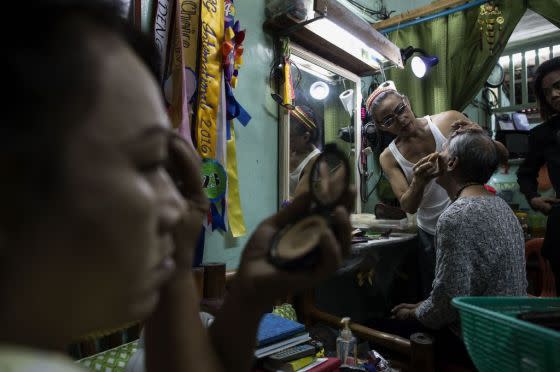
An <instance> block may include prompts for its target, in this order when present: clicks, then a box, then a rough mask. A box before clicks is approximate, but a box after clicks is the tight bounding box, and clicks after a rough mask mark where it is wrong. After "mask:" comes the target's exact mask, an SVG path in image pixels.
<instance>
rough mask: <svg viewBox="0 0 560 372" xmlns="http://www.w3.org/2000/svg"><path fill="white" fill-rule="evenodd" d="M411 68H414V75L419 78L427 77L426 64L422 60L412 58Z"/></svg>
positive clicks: (416, 57)
mask: <svg viewBox="0 0 560 372" xmlns="http://www.w3.org/2000/svg"><path fill="white" fill-rule="evenodd" d="M410 66H411V67H412V73H413V74H414V75H415V76H416V77H419V78H422V77H424V75H426V70H427V68H426V64H425V63H424V61H423V60H422V58H420V57H418V56H415V57H413V58H412V61H411V62H410Z"/></svg>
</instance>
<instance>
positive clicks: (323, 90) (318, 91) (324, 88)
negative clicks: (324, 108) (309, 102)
mask: <svg viewBox="0 0 560 372" xmlns="http://www.w3.org/2000/svg"><path fill="white" fill-rule="evenodd" d="M329 90H330V89H329V86H328V85H327V84H326V83H325V82H323V81H316V82H314V83H313V84H311V87H310V88H309V94H310V95H311V97H313V98H314V99H316V100H318V101H322V100H324V99H325V98H327V96H328V95H329Z"/></svg>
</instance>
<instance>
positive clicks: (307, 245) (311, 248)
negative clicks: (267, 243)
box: [268, 143, 350, 270]
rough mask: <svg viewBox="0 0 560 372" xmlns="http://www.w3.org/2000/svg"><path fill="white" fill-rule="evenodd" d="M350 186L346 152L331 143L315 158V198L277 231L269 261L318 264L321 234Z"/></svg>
mask: <svg viewBox="0 0 560 372" xmlns="http://www.w3.org/2000/svg"><path fill="white" fill-rule="evenodd" d="M349 186H350V166H349V165H348V158H347V156H346V154H345V153H344V152H343V151H341V150H339V149H338V147H337V146H336V144H334V143H327V144H326V145H325V148H324V150H323V151H322V152H321V153H320V154H319V155H318V156H317V159H316V160H315V161H313V165H312V166H311V170H310V173H309V191H310V193H311V198H312V200H313V202H312V203H311V205H310V208H309V210H308V212H307V213H302V215H301V216H300V219H299V221H297V222H296V223H295V224H293V225H288V226H286V227H285V228H283V229H282V230H281V231H279V232H278V233H277V234H276V236H275V237H274V240H273V243H272V246H271V247H270V250H269V252H268V259H269V262H270V263H272V264H273V265H275V266H276V267H278V268H280V269H287V270H288V269H299V268H305V267H310V266H313V265H315V264H316V262H317V259H318V252H317V251H316V248H317V246H318V245H319V241H320V238H321V235H322V233H323V232H324V231H325V230H326V229H327V228H328V226H332V222H331V216H332V213H333V211H334V209H335V208H336V207H337V206H338V205H340V204H343V203H344V198H345V196H346V195H347V192H348V187H349Z"/></svg>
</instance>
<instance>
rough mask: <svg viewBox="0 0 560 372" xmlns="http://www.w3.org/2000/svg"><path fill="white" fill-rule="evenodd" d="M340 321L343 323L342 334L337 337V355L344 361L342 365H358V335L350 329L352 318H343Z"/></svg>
mask: <svg viewBox="0 0 560 372" xmlns="http://www.w3.org/2000/svg"><path fill="white" fill-rule="evenodd" d="M340 323H341V324H342V325H343V328H342V330H341V331H340V336H338V337H337V339H336V356H337V357H338V359H340V361H341V362H342V366H343V367H344V366H347V367H348V366H356V365H357V364H356V362H357V359H356V357H357V352H358V348H357V344H356V337H354V336H353V335H352V331H351V330H350V326H349V323H350V318H342V320H341V321H340Z"/></svg>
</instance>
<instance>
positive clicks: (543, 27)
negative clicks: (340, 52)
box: [508, 9, 559, 44]
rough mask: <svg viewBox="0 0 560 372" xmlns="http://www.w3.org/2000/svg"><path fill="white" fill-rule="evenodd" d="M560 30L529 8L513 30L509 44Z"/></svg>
mask: <svg viewBox="0 0 560 372" xmlns="http://www.w3.org/2000/svg"><path fill="white" fill-rule="evenodd" d="M558 31H559V29H558V28H557V27H556V26H554V25H553V24H552V23H550V22H549V21H547V20H546V19H544V18H543V17H542V16H540V15H539V14H537V13H535V12H533V11H532V10H530V9H527V12H526V13H525V15H523V17H522V18H521V20H520V21H519V23H518V24H517V26H516V27H515V29H514V30H513V33H512V34H511V37H510V38H509V41H508V44H511V43H517V42H520V41H524V40H528V39H532V38H534V37H541V36H544V35H547V34H551V33H554V32H558Z"/></svg>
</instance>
